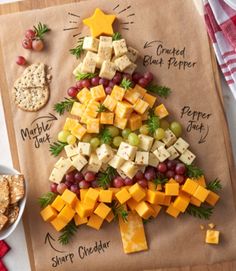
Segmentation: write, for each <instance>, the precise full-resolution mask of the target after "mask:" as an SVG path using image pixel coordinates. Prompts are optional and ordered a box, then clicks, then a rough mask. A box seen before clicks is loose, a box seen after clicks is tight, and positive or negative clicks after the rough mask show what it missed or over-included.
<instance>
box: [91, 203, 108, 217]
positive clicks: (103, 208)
mask: <svg viewBox="0 0 236 271" xmlns="http://www.w3.org/2000/svg"><path fill="white" fill-rule="evenodd" d="M110 211H111V208H110V207H108V206H107V205H106V204H105V203H103V202H101V203H99V204H98V207H97V208H96V209H95V211H94V213H95V214H96V215H98V216H100V217H101V218H102V219H105V218H106V217H107V215H108V214H109V213H110Z"/></svg>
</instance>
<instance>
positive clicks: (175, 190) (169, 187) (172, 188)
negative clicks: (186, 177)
mask: <svg viewBox="0 0 236 271" xmlns="http://www.w3.org/2000/svg"><path fill="white" fill-rule="evenodd" d="M165 194H166V195H167V196H178V195H179V183H170V182H169V183H167V184H166V185H165Z"/></svg>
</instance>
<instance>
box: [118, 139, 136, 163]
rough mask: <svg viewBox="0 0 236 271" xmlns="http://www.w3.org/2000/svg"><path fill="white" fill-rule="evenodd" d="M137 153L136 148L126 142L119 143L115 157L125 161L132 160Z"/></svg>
mask: <svg viewBox="0 0 236 271" xmlns="http://www.w3.org/2000/svg"><path fill="white" fill-rule="evenodd" d="M136 151H137V147H134V146H131V145H130V144H128V143H126V142H121V144H120V146H119V149H118V151H117V155H118V156H120V157H121V158H123V159H125V160H133V159H134V157H135V154H136Z"/></svg>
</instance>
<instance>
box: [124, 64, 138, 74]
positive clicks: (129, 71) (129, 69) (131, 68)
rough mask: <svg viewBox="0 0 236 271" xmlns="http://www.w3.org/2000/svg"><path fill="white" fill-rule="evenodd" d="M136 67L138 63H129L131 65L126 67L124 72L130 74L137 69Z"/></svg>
mask: <svg viewBox="0 0 236 271" xmlns="http://www.w3.org/2000/svg"><path fill="white" fill-rule="evenodd" d="M136 68H137V65H136V64H134V63H132V62H131V64H130V65H129V67H127V68H126V69H124V71H123V72H124V73H128V74H133V73H134V71H135V70H136Z"/></svg>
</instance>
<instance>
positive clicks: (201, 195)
mask: <svg viewBox="0 0 236 271" xmlns="http://www.w3.org/2000/svg"><path fill="white" fill-rule="evenodd" d="M209 193H210V191H209V190H207V189H206V188H204V187H202V186H201V185H199V186H198V188H197V189H196V190H195V192H194V194H193V196H194V197H195V198H196V199H198V200H200V201H201V202H204V201H205V200H206V198H207V196H208V195H209Z"/></svg>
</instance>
